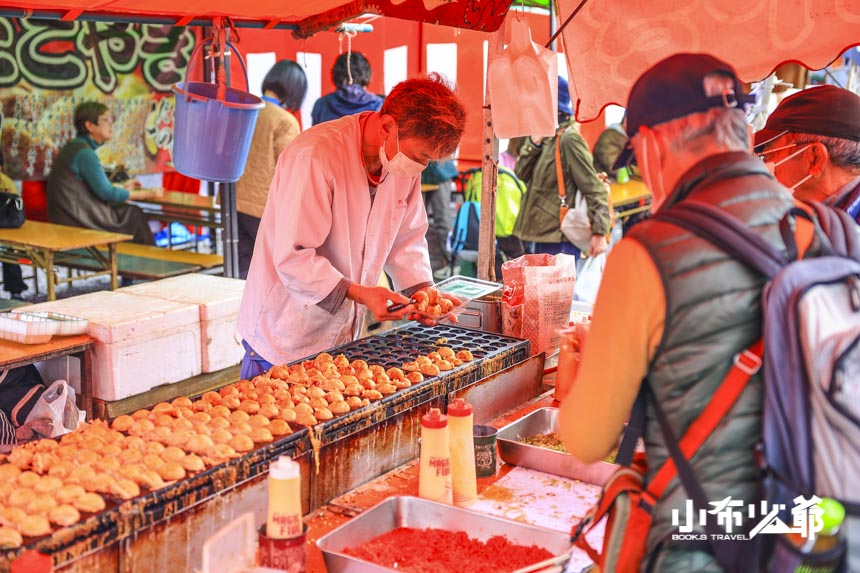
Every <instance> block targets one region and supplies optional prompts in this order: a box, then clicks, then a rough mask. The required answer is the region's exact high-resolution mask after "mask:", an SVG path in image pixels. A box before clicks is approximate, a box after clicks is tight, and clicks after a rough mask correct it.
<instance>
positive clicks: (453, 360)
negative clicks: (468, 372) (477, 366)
mask: <svg viewBox="0 0 860 573" xmlns="http://www.w3.org/2000/svg"><path fill="white" fill-rule="evenodd" d="M447 360H448V362H450V363H451V365H452V366H455V367H456V366H461V365H462V364H463V361H462V360H460V359H459V358H457V357H456V356H452V357H451V358H448V359H447Z"/></svg>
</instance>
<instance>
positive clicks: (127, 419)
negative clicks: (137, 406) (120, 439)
mask: <svg viewBox="0 0 860 573" xmlns="http://www.w3.org/2000/svg"><path fill="white" fill-rule="evenodd" d="M132 424H134V418H132V417H131V416H126V415H125V414H123V415H122V416H117V417H116V418H114V421H113V422H111V428H113V429H114V430H119V431H120V432H127V431H128V429H129V428H131V426H132Z"/></svg>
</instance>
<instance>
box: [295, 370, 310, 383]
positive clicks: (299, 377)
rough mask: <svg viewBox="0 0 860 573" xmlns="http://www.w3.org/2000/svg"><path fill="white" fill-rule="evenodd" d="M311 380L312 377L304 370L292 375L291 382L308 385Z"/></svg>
mask: <svg viewBox="0 0 860 573" xmlns="http://www.w3.org/2000/svg"><path fill="white" fill-rule="evenodd" d="M310 379H311V378H310V376H308V373H307V372H305V371H304V370H296V371H295V372H293V373H292V374H290V382H295V383H296V384H307V383H308V381H309V380H310Z"/></svg>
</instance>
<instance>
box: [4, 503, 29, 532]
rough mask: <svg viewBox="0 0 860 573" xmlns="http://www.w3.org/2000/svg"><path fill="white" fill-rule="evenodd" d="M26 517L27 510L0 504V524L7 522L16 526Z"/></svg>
mask: <svg viewBox="0 0 860 573" xmlns="http://www.w3.org/2000/svg"><path fill="white" fill-rule="evenodd" d="M25 517H27V512H26V511H24V510H23V509H21V508H20V507H12V506H10V505H5V506H0V524H3V523H5V524H9V525H11V526H12V527H18V524H19V523H21V521H22V520H23V519H24V518H25Z"/></svg>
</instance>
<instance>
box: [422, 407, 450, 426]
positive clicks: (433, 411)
mask: <svg viewBox="0 0 860 573" xmlns="http://www.w3.org/2000/svg"><path fill="white" fill-rule="evenodd" d="M421 425H422V426H424V427H425V428H433V429H439V428H446V427H447V426H448V416H446V415H445V414H443V413H442V410H440V409H439V408H430V413H429V414H424V415H423V416H421Z"/></svg>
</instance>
